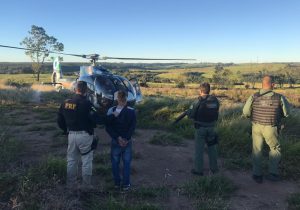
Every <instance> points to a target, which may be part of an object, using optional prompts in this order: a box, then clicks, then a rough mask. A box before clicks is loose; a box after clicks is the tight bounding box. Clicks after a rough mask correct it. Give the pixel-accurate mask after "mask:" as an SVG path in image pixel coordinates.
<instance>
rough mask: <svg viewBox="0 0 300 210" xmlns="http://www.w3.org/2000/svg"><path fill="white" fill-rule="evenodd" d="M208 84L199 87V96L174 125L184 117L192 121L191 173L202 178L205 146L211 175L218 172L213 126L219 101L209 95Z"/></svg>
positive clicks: (215, 136)
mask: <svg viewBox="0 0 300 210" xmlns="http://www.w3.org/2000/svg"><path fill="white" fill-rule="evenodd" d="M209 92H210V85H209V83H203V84H201V85H200V96H199V98H198V100H196V101H195V102H194V103H193V104H192V105H191V107H190V108H189V109H188V110H186V111H185V112H184V113H182V114H181V115H180V116H178V118H177V119H176V120H175V122H174V123H177V122H179V121H180V120H181V119H182V118H184V117H185V116H186V115H187V116H188V117H189V118H190V119H192V120H193V121H194V127H195V129H196V131H195V161H194V168H193V169H192V170H191V172H192V173H193V174H195V175H199V176H203V155H204V147H205V144H206V145H207V149H208V157H209V167H210V170H211V172H212V173H217V172H218V170H219V169H218V162H217V144H218V137H217V134H216V132H215V125H216V122H217V120H218V116H219V107H220V104H219V101H218V99H217V98H216V97H215V96H212V95H209Z"/></svg>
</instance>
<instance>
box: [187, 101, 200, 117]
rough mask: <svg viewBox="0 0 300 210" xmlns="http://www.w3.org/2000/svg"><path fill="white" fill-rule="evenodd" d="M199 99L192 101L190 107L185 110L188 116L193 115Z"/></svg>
mask: <svg viewBox="0 0 300 210" xmlns="http://www.w3.org/2000/svg"><path fill="white" fill-rule="evenodd" d="M198 103H199V100H197V101H194V102H193V103H192V105H191V106H190V108H189V109H188V110H187V111H186V113H187V116H188V118H190V119H193V118H194V117H195V112H196V108H197V106H198Z"/></svg>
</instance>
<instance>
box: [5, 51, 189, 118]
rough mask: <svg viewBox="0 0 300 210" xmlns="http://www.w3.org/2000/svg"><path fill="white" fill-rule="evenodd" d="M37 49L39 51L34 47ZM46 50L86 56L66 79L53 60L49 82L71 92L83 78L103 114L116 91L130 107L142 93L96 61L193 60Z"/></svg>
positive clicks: (135, 82)
mask: <svg viewBox="0 0 300 210" xmlns="http://www.w3.org/2000/svg"><path fill="white" fill-rule="evenodd" d="M0 47H5V48H12V49H20V50H25V51H26V50H33V49H29V48H22V47H14V46H7V45H0ZM34 51H39V50H34ZM41 52H46V53H53V54H58V55H68V56H76V57H81V58H85V59H89V60H90V62H91V64H90V65H86V66H80V72H79V75H78V78H76V79H69V78H64V76H63V71H62V68H61V64H60V59H59V57H56V58H55V59H54V60H53V73H52V75H51V83H43V84H51V85H53V86H55V88H56V89H57V90H58V91H60V90H62V89H69V90H72V91H74V89H75V86H76V82H77V81H84V82H86V83H87V89H88V90H87V99H88V100H89V101H90V102H91V103H92V104H93V106H94V107H95V108H96V110H97V111H98V112H99V114H106V112H107V110H108V109H109V108H110V107H112V106H114V105H116V104H117V92H118V91H119V90H124V91H125V92H127V104H128V106H132V107H134V106H135V104H136V103H139V102H141V101H142V99H143V96H142V92H141V89H140V86H139V83H138V80H137V79H136V78H131V79H127V78H125V77H122V76H120V75H117V74H113V73H111V72H110V71H109V70H108V69H106V68H104V67H102V66H101V65H96V62H97V61H98V60H143V61H145V60H150V61H154V60H159V61H163V60H164V61H169V60H170V61H172V60H173V61H175V60H176V61H178V60H195V59H178V58H176V59H165V58H163V59H161V58H126V57H107V56H105V57H101V56H100V55H99V54H90V55H84V54H70V53H62V52H55V51H49V50H47V51H41Z"/></svg>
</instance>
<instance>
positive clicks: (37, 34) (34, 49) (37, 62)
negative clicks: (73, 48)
mask: <svg viewBox="0 0 300 210" xmlns="http://www.w3.org/2000/svg"><path fill="white" fill-rule="evenodd" d="M28 33H29V35H28V36H27V37H25V38H24V39H23V41H22V42H21V43H20V44H21V45H24V46H26V48H28V49H29V50H26V51H25V54H26V55H28V56H29V57H30V58H31V60H32V70H33V73H34V74H36V80H37V81H39V80H40V73H41V67H42V66H43V64H44V61H45V59H46V58H47V57H48V56H49V51H56V52H61V51H63V50H64V45H63V44H62V43H60V42H58V41H57V39H56V38H55V37H53V36H49V35H48V34H47V33H46V31H45V29H44V28H42V27H39V26H35V25H32V26H31V30H30V31H28Z"/></svg>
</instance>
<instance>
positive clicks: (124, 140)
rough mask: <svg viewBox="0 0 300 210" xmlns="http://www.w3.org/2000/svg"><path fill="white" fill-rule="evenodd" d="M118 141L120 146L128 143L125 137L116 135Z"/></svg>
mask: <svg viewBox="0 0 300 210" xmlns="http://www.w3.org/2000/svg"><path fill="white" fill-rule="evenodd" d="M118 143H119V145H120V146H121V147H126V146H127V144H128V141H127V140H126V139H123V138H122V137H120V136H119V137H118Z"/></svg>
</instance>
